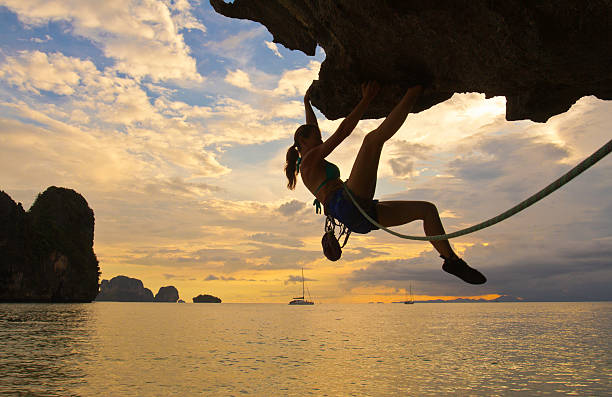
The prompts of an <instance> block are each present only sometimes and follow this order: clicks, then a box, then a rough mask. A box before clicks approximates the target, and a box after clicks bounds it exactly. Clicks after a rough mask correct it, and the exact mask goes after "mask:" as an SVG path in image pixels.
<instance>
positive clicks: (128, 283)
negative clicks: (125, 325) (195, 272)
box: [96, 276, 179, 302]
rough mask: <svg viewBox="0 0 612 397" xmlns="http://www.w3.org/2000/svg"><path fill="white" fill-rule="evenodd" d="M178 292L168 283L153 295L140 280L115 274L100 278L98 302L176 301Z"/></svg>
mask: <svg viewBox="0 0 612 397" xmlns="http://www.w3.org/2000/svg"><path fill="white" fill-rule="evenodd" d="M178 300H179V293H178V290H177V289H176V287H174V286H172V285H170V286H167V287H161V288H160V289H159V291H158V292H157V294H156V295H155V296H153V292H151V290H150V289H148V288H145V286H144V284H143V283H142V281H140V280H138V279H137V278H131V277H127V276H117V277H113V278H112V279H110V281H109V280H102V283H101V284H100V293H99V294H98V296H97V297H96V301H98V302H177V301H178Z"/></svg>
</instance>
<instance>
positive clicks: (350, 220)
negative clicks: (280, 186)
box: [285, 82, 486, 284]
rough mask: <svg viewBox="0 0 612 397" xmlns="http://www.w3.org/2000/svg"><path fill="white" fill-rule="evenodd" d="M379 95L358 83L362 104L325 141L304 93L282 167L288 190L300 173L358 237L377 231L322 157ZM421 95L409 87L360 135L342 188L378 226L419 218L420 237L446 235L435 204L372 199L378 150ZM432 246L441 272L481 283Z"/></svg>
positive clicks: (448, 252) (445, 250)
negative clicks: (300, 119)
mask: <svg viewBox="0 0 612 397" xmlns="http://www.w3.org/2000/svg"><path fill="white" fill-rule="evenodd" d="M378 90H379V85H378V84H377V83H376V82H369V83H367V84H363V85H362V98H361V100H360V101H359V103H358V104H357V106H355V108H354V109H353V111H352V112H351V113H350V114H349V115H348V116H347V117H346V118H345V119H344V120H343V121H342V123H341V124H340V126H339V127H338V129H337V130H336V132H334V134H333V135H332V136H330V137H329V138H328V139H327V140H326V141H325V142H324V141H323V140H322V138H321V131H320V130H319V125H318V123H317V118H316V116H315V114H314V111H313V110H312V106H311V105H310V90H308V91H307V92H306V95H305V96H304V106H305V108H306V124H304V125H302V126H300V127H299V128H298V129H297V130H296V132H295V135H294V138H293V139H294V140H293V145H292V146H291V147H290V148H289V150H287V163H286V165H285V174H286V175H287V178H288V180H289V183H288V185H287V187H288V188H289V189H291V190H293V189H294V188H295V185H296V182H297V175H298V173H299V174H301V175H302V181H303V182H304V184H305V185H306V187H307V188H308V190H310V191H311V192H312V193H313V194H314V195H315V197H316V198H317V200H318V201H319V202H320V203H323V205H324V207H325V213H326V214H327V215H330V216H332V217H333V218H335V219H336V220H338V221H339V222H341V223H343V224H344V225H345V226H347V227H348V228H349V229H350V230H351V231H352V232H355V233H362V234H365V233H368V232H370V231H371V230H376V229H378V228H377V227H376V226H374V225H373V224H371V223H370V222H369V221H368V220H367V219H366V218H365V217H364V216H363V215H362V214H361V213H360V212H359V210H358V209H357V208H356V207H355V205H354V204H353V202H352V201H351V200H350V199H349V197H348V196H347V194H346V192H345V190H344V188H343V186H342V181H341V180H340V171H339V169H338V167H337V166H336V165H334V164H332V163H330V162H328V161H326V160H325V158H326V157H327V156H329V154H330V153H331V152H332V151H334V149H335V148H336V147H337V146H338V145H339V144H340V143H342V141H344V139H346V138H347V137H348V136H349V135H350V134H351V132H352V131H353V129H354V128H355V126H356V125H357V123H358V122H359V120H360V119H361V117H362V116H363V114H364V112H365V110H366V109H367V107H368V105H369V104H370V102H371V101H372V100H373V99H374V97H375V96H376V94H377V93H378ZM422 91H423V87H422V86H420V85H417V86H415V87H411V88H409V89H408V90H407V91H406V93H405V94H404V96H403V98H402V99H401V101H400V102H399V103H398V104H397V105H396V106H395V107H394V108H393V110H392V111H391V113H389V115H388V116H387V118H385V120H384V121H383V122H382V123H381V124H380V126H379V127H378V128H376V129H375V130H373V131H371V132H369V133H368V134H367V135H366V136H365V138H364V139H363V143H362V145H361V148H360V149H359V153H357V158H356V159H355V163H354V164H353V168H352V170H351V174H350V176H349V178H348V179H347V180H346V182H345V183H346V186H347V187H348V188H349V189H350V191H351V192H352V194H353V196H354V197H355V198H356V200H357V201H358V203H359V205H360V206H361V207H362V208H363V209H364V210H365V211H366V212H367V213H368V215H370V216H371V217H372V218H373V219H374V220H376V221H377V222H378V223H380V224H381V225H383V226H385V227H390V226H398V225H403V224H405V223H409V222H412V221H415V220H419V219H420V220H422V221H423V227H424V229H425V234H426V235H428V236H433V235H440V234H444V233H445V232H444V227H443V226H442V222H441V221H440V216H439V214H438V210H437V209H436V206H435V205H434V204H432V203H429V202H426V201H378V200H374V199H373V198H374V191H375V190H376V179H377V171H378V163H379V160H380V155H381V151H382V148H383V145H384V144H385V142H387V141H388V140H389V139H390V138H391V137H392V136H393V135H394V134H395V133H396V132H397V131H398V130H399V128H400V127H401V126H402V124H403V123H404V121H405V120H406V117H407V116H408V113H409V112H410V110H411V109H412V107H413V105H414V104H415V102H416V100H417V98H418V97H419V95H420V94H421V92H422ZM431 244H432V245H433V246H434V248H435V249H436V250H437V251H438V252H439V254H440V257H441V258H443V259H444V264H443V265H442V269H443V270H444V271H446V272H448V273H450V274H453V275H455V276H457V277H459V278H461V279H462V280H464V281H465V282H467V283H470V284H483V283H484V282H486V278H485V276H484V275H482V274H481V273H480V272H479V271H478V270H476V269H473V268H471V267H470V266H468V265H467V263H465V261H463V260H462V259H461V258H459V257H458V256H457V255H456V254H455V252H454V251H453V249H452V248H451V246H450V244H449V243H448V240H439V241H431Z"/></svg>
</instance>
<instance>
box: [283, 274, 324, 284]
mask: <svg viewBox="0 0 612 397" xmlns="http://www.w3.org/2000/svg"><path fill="white" fill-rule="evenodd" d="M304 281H319V280H316V279H314V278H308V277H304ZM295 283H300V284H301V283H302V276H289V277H288V278H287V280H285V281H284V284H285V285H287V284H295Z"/></svg>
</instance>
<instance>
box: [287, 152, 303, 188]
mask: <svg viewBox="0 0 612 397" xmlns="http://www.w3.org/2000/svg"><path fill="white" fill-rule="evenodd" d="M299 157H300V152H299V151H298V148H297V145H296V144H294V145H293V146H291V147H290V148H289V149H288V150H287V163H286V164H285V175H287V179H288V180H289V183H287V187H288V188H289V189H290V190H293V189H295V184H296V183H297V174H298V172H299V169H298V166H297V161H298V158H299Z"/></svg>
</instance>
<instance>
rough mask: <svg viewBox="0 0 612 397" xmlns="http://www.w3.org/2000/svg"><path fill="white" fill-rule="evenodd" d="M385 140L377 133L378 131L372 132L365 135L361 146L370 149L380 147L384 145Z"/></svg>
mask: <svg viewBox="0 0 612 397" xmlns="http://www.w3.org/2000/svg"><path fill="white" fill-rule="evenodd" d="M384 143H385V140H384V139H383V138H382V135H381V134H380V132H379V131H378V129H375V130H372V131H370V132H368V133H367V134H366V136H365V137H364V138H363V144H364V145H366V146H372V147H381V146H382V145H384Z"/></svg>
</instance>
